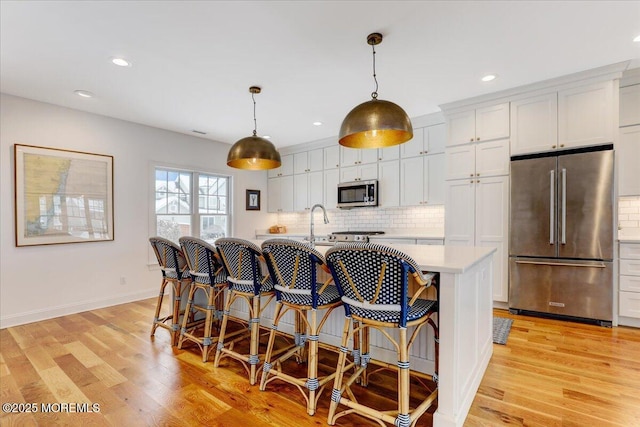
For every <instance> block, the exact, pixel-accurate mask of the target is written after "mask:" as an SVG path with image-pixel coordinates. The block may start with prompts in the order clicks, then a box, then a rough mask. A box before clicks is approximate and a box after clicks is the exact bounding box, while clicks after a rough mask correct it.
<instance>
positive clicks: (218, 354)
mask: <svg viewBox="0 0 640 427" xmlns="http://www.w3.org/2000/svg"><path fill="white" fill-rule="evenodd" d="M231 301H233V288H231V289H229V292H228V293H227V301H226V302H225V304H224V312H223V313H222V324H221V325H220V335H219V337H218V349H217V350H216V358H215V360H214V362H213V366H214V367H216V368H217V367H218V365H219V364H220V358H221V357H222V347H223V346H224V335H225V333H226V331H227V321H228V320H229V314H228V313H229V310H231Z"/></svg>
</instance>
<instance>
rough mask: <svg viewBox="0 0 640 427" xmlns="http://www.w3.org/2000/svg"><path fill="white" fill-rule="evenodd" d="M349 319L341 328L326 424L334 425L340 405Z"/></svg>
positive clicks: (346, 318)
mask: <svg viewBox="0 0 640 427" xmlns="http://www.w3.org/2000/svg"><path fill="white" fill-rule="evenodd" d="M350 323H351V319H350V318H349V317H345V318H344V327H343V328H342V341H341V345H340V354H339V355H338V364H337V365H336V377H335V380H334V381H333V390H332V391H331V405H330V406H329V416H328V417H327V424H329V425H331V426H332V425H334V424H335V422H336V420H335V414H336V410H337V409H338V404H339V403H340V395H341V393H340V389H341V388H342V376H343V375H344V372H343V371H344V366H345V363H346V361H347V351H348V348H347V342H348V341H349V326H350Z"/></svg>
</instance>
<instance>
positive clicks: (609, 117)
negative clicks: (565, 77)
mask: <svg viewBox="0 0 640 427" xmlns="http://www.w3.org/2000/svg"><path fill="white" fill-rule="evenodd" d="M613 107H614V106H613V81H611V80H609V81H605V82H599V83H593V84H590V85H586V86H580V87H575V88H571V89H566V90H563V91H560V92H558V143H559V144H560V145H559V146H560V147H561V148H562V147H565V148H568V147H579V146H584V145H594V144H604V143H608V142H612V141H613V110H614V108H613Z"/></svg>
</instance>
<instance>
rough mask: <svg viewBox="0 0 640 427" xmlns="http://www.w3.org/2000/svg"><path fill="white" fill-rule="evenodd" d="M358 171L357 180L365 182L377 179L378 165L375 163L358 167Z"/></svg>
mask: <svg viewBox="0 0 640 427" xmlns="http://www.w3.org/2000/svg"><path fill="white" fill-rule="evenodd" d="M358 169H360V172H359V175H360V176H359V178H360V179H361V180H363V181H366V180H368V179H378V164H377V163H370V164H367V165H361V166H358Z"/></svg>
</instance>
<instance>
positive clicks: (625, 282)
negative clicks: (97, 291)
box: [620, 276, 640, 292]
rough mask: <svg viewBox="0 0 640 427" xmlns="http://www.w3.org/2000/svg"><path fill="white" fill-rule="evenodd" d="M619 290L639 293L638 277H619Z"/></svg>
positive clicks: (639, 280)
mask: <svg viewBox="0 0 640 427" xmlns="http://www.w3.org/2000/svg"><path fill="white" fill-rule="evenodd" d="M620 290H621V291H627V292H640V276H620Z"/></svg>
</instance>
